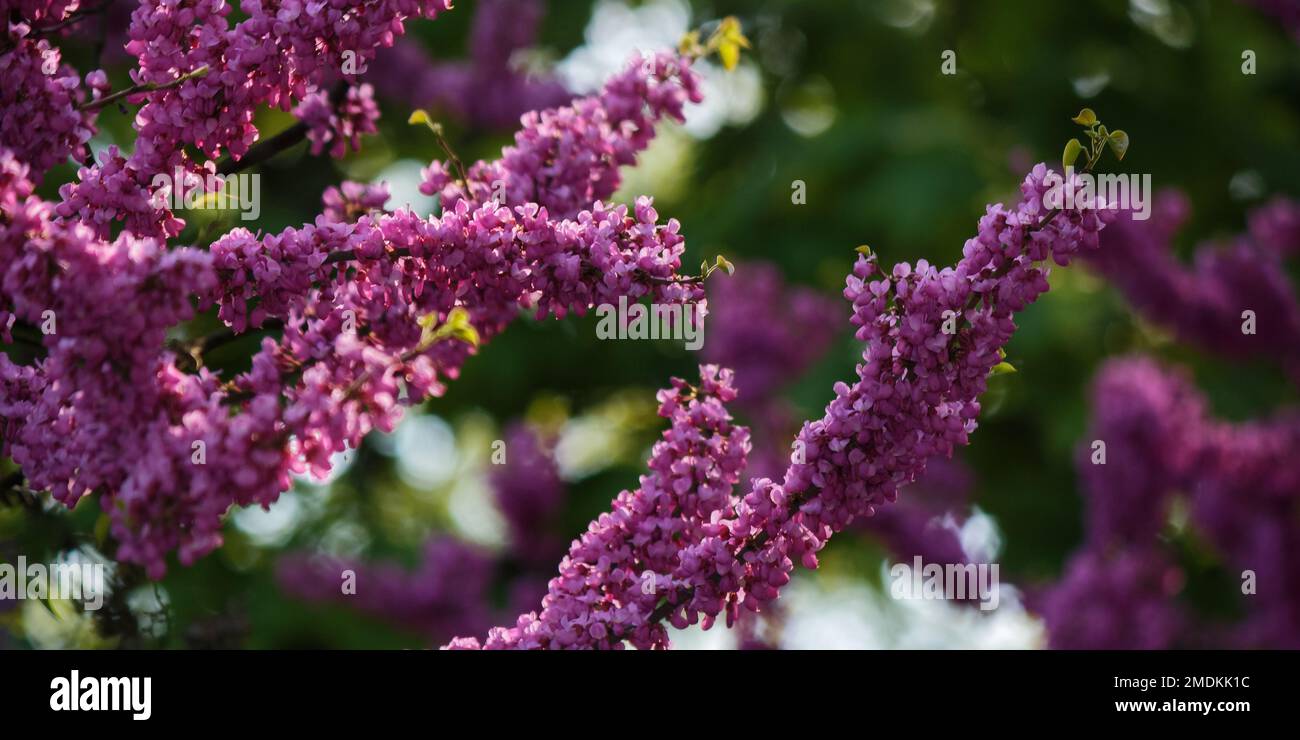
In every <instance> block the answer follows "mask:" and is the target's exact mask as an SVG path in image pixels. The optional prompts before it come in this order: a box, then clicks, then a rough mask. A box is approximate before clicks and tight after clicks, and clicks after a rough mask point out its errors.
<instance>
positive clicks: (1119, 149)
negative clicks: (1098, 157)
mask: <svg viewBox="0 0 1300 740" xmlns="http://www.w3.org/2000/svg"><path fill="white" fill-rule="evenodd" d="M1106 143H1107V144H1109V145H1110V150H1111V151H1112V152H1114V153H1115V158H1116V159H1121V160H1122V159H1124V154H1125V153H1126V152H1128V134H1126V133H1124V132H1123V131H1119V130H1115V131H1112V132H1110V136H1108V137H1107V138H1106Z"/></svg>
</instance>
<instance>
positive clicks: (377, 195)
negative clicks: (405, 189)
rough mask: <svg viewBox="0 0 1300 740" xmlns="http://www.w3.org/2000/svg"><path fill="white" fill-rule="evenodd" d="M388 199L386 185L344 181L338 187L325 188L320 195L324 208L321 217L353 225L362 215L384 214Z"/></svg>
mask: <svg viewBox="0 0 1300 740" xmlns="http://www.w3.org/2000/svg"><path fill="white" fill-rule="evenodd" d="M389 197H390V196H389V192H388V185H387V184H386V183H379V184H377V185H367V184H365V183H361V182H353V181H352V180H344V181H343V182H342V183H341V184H339V186H338V187H335V186H333V185H331V186H329V187H328V188H325V192H324V194H322V195H321V204H322V205H323V207H324V208H323V210H322V211H321V215H323V216H324V217H325V220H327V221H335V222H338V223H354V222H356V220H357V219H359V218H361V217H362V216H364V215H367V214H375V213H382V212H385V206H386V205H387V204H388V198H389Z"/></svg>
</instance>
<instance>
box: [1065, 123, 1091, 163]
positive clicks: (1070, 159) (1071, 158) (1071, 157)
mask: <svg viewBox="0 0 1300 740" xmlns="http://www.w3.org/2000/svg"><path fill="white" fill-rule="evenodd" d="M1084 110H1087V108H1085V109H1084ZM1082 153H1083V144H1080V143H1079V140H1078V139H1070V140H1069V141H1067V142H1065V151H1064V152H1062V153H1061V168H1062V169H1066V168H1069V167H1072V166H1073V165H1074V163H1075V161H1076V160H1078V159H1079V155H1080V154H1082Z"/></svg>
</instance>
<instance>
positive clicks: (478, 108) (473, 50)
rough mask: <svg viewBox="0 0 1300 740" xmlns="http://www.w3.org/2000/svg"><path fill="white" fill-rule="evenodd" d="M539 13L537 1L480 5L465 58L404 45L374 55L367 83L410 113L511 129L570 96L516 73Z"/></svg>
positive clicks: (539, 76) (489, 0)
mask: <svg viewBox="0 0 1300 740" xmlns="http://www.w3.org/2000/svg"><path fill="white" fill-rule="evenodd" d="M543 12H544V3H543V2H542V0H480V2H477V3H475V11H474V22H473V24H472V25H471V27H470V32H469V50H468V51H469V53H468V59H466V60H465V61H442V60H437V61H435V60H434V59H433V58H432V57H431V56H430V55H429V53H428V52H427V51H426V50H425V49H424V47H423V46H421V45H420V44H418V43H416V42H414V41H411V40H402V41H399V42H397V43H396V44H394V45H393V48H392V49H391V50H388V51H385V52H384V53H382V54H380V55H379V56H378V58H377V59H376V60H375V62H374V63H373V64H371V65H370V68H369V69H368V70H367V72H366V75H365V79H366V81H367V82H371V83H373V84H374V86H375V89H376V91H377V92H378V93H379V94H380V95H381V96H383V97H385V98H390V99H392V100H395V101H401V102H403V103H405V104H406V105H407V106H408V107H410V108H425V107H432V108H434V109H435V110H437V111H447V112H449V113H451V114H452V115H453V116H454V117H455V118H456V119H458V120H460V121H464V122H466V123H469V124H473V125H476V126H485V127H489V128H493V129H504V128H510V127H513V126H514V125H515V124H517V123H518V122H519V117H520V116H521V115H523V114H524V113H526V112H528V111H533V110H544V109H546V108H551V107H554V106H558V105H563V104H565V103H567V102H568V101H569V100H570V99H571V98H572V97H573V95H572V94H571V93H569V92H568V91H567V90H565V88H564V86H563V85H561V84H560V83H559V82H558V81H556V80H555V79H554V78H553V77H552V76H551V75H550V74H548V73H546V72H538V73H530V72H528V71H525V70H521V69H519V66H520V62H519V59H518V56H519V55H518V52H521V51H523V50H524V49H526V48H527V47H529V46H531V45H532V44H533V43H534V42H535V41H536V39H537V31H538V26H539V25H540V24H541V20H542V15H543Z"/></svg>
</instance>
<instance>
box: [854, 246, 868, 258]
mask: <svg viewBox="0 0 1300 740" xmlns="http://www.w3.org/2000/svg"><path fill="white" fill-rule="evenodd" d="M853 251H855V252H857V253H858V254H861V255H863V256H866V257H870V256H871V247H869V246H867V245H866V244H859V245H858V248H857V249H855V250H853Z"/></svg>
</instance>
